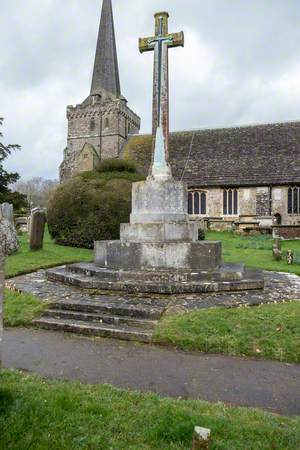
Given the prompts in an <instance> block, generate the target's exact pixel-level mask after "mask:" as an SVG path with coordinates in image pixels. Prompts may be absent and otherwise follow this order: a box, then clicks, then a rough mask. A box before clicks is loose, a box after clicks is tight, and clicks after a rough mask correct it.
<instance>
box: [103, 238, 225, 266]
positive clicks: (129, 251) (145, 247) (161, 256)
mask: <svg viewBox="0 0 300 450" xmlns="http://www.w3.org/2000/svg"><path fill="white" fill-rule="evenodd" d="M94 252H95V264H96V265H98V266H99V267H103V268H108V269H118V270H136V269H138V270H148V269H191V270H194V269H195V270H208V271H209V270H215V269H217V268H219V267H220V265H221V243H220V242H210V241H198V242H163V243H155V242H153V243H151V242H147V243H143V242H122V241H98V242H95V246H94Z"/></svg>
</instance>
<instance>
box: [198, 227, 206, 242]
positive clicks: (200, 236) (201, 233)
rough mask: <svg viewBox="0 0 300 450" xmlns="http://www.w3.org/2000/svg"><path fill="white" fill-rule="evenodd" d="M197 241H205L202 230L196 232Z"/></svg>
mask: <svg viewBox="0 0 300 450" xmlns="http://www.w3.org/2000/svg"><path fill="white" fill-rule="evenodd" d="M198 240H199V241H205V231H204V230H203V228H199V230H198Z"/></svg>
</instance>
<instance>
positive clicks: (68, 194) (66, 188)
mask: <svg viewBox="0 0 300 450" xmlns="http://www.w3.org/2000/svg"><path fill="white" fill-rule="evenodd" d="M108 166H109V164H107V166H106V167H108ZM127 169H128V167H127ZM108 170H109V174H108V173H104V174H103V175H105V176H103V177H102V176H101V173H99V172H86V173H84V174H82V175H79V176H77V177H75V178H72V179H71V180H69V181H68V182H66V183H64V184H63V185H61V186H59V187H58V188H57V189H56V191H55V192H54V194H53V195H52V197H51V199H50V201H49V205H48V227H49V232H50V234H51V237H52V238H54V239H55V242H56V243H57V244H61V245H69V246H72V247H85V248H93V245H94V241H95V240H110V239H119V237H120V223H123V222H125V223H126V222H128V221H129V215H130V211H131V185H132V182H131V181H132V180H131V179H130V178H132V177H131V176H128V177H127V176H126V174H128V175H129V174H130V175H133V172H130V173H128V172H125V171H122V172H121V173H120V172H116V171H115V172H114V173H111V172H110V171H111V166H110V167H109V169H108ZM106 175H109V177H108V176H106ZM135 175H136V177H135V178H136V180H134V181H137V180H141V179H142V178H143V177H142V176H141V175H140V174H135ZM126 177H127V178H129V179H126Z"/></svg>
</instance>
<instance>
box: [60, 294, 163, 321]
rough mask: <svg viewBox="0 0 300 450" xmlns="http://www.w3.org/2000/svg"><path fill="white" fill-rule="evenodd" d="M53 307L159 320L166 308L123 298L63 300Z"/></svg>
mask: <svg viewBox="0 0 300 450" xmlns="http://www.w3.org/2000/svg"><path fill="white" fill-rule="evenodd" d="M51 309H55V310H59V311H62V310H63V311H74V312H77V313H88V314H97V315H100V314H101V315H106V316H118V317H127V318H136V319H149V320H158V319H160V318H161V316H162V314H163V312H164V308H161V307H155V306H150V305H147V304H143V303H142V301H141V303H139V304H137V303H136V304H130V303H125V302H122V299H120V300H119V302H117V301H111V302H107V303H105V302H102V301H100V300H96V299H95V300H94V299H93V300H87V299H85V300H84V301H80V300H72V299H68V300H66V299H65V300H63V301H59V302H54V303H52V304H51Z"/></svg>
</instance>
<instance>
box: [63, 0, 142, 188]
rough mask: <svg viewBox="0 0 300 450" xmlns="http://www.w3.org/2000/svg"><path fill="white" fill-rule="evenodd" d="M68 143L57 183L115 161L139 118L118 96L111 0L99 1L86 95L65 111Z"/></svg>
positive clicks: (136, 126)
mask: <svg viewBox="0 0 300 450" xmlns="http://www.w3.org/2000/svg"><path fill="white" fill-rule="evenodd" d="M67 119H68V143H67V148H66V149H65V151H64V160H63V162H62V164H61V166H60V180H61V182H63V181H66V180H68V179H69V178H71V177H72V176H73V175H75V174H76V173H79V172H82V171H86V170H93V169H96V168H97V165H98V164H99V162H100V161H101V160H102V159H107V158H118V157H119V156H120V153H121V150H122V148H123V146H124V144H125V143H126V142H127V139H128V136H129V135H130V134H137V133H139V130H140V118H139V117H138V116H137V115H136V114H135V113H134V112H133V111H132V110H131V109H130V108H129V107H128V106H127V100H126V99H125V98H124V97H123V96H122V94H121V88H120V77H119V68H118V57H117V49H116V38H115V29H114V19H113V10H112V3H111V0H103V4H102V13H101V21H100V27H99V33H98V40H97V47H96V56H95V63H94V70H93V77H92V85H91V91H90V95H89V96H88V97H87V99H86V100H84V102H83V103H81V104H79V105H76V106H68V107H67Z"/></svg>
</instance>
